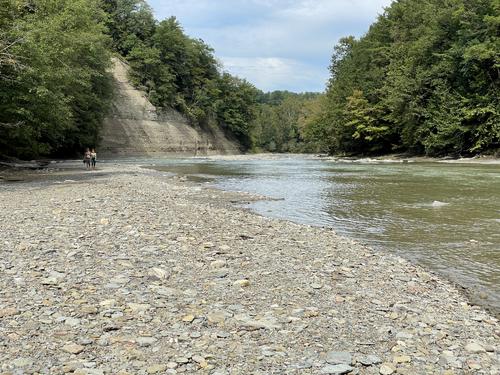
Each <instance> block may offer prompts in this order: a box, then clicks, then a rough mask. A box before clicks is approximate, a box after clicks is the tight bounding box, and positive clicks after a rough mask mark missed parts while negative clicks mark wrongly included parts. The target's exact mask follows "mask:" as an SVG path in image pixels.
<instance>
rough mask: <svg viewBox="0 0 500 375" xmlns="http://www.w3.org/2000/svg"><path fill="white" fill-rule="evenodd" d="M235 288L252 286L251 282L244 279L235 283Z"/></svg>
mask: <svg viewBox="0 0 500 375" xmlns="http://www.w3.org/2000/svg"><path fill="white" fill-rule="evenodd" d="M233 285H234V286H239V287H242V288H244V287H247V286H249V285H250V281H248V280H246V279H243V280H237V281H235V282H234V283H233Z"/></svg>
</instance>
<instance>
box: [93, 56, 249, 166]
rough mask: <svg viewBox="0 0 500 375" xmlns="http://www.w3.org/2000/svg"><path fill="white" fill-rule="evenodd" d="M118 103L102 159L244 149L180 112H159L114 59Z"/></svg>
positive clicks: (107, 130) (104, 134)
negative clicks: (198, 125) (201, 126)
mask: <svg viewBox="0 0 500 375" xmlns="http://www.w3.org/2000/svg"><path fill="white" fill-rule="evenodd" d="M113 64H114V68H113V76H114V79H115V99H114V101H113V107H112V111H111V114H110V115H109V116H108V118H106V120H105V122H104V127H103V129H102V133H101V136H102V141H101V146H100V149H99V155H100V156H104V157H113V156H162V155H172V154H184V155H213V154H239V153H241V150H240V146H239V145H238V144H237V143H236V142H234V141H232V140H230V139H228V138H227V137H226V136H225V135H224V133H223V132H222V130H221V129H220V128H218V127H217V126H215V125H212V126H207V127H206V128H203V129H202V128H200V127H194V126H192V125H190V124H189V123H188V121H187V119H186V118H185V117H184V116H182V115H181V114H180V113H179V112H176V111H174V110H170V111H164V112H163V111H162V112H160V111H159V110H157V109H156V108H155V107H154V106H153V105H152V104H151V102H150V101H149V100H148V99H147V97H146V95H145V94H144V93H143V92H141V91H139V90H137V89H136V88H134V87H133V86H132V85H131V84H130V82H129V80H128V69H129V67H128V66H127V64H126V63H124V62H123V61H121V60H120V59H118V58H114V59H113Z"/></svg>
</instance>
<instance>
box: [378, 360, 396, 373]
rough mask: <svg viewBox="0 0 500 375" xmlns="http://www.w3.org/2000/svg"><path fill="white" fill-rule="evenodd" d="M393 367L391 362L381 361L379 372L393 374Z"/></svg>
mask: <svg viewBox="0 0 500 375" xmlns="http://www.w3.org/2000/svg"><path fill="white" fill-rule="evenodd" d="M394 371H395V369H394V367H392V365H391V364H389V363H383V364H382V366H380V370H379V372H380V374H382V375H391V374H394Z"/></svg>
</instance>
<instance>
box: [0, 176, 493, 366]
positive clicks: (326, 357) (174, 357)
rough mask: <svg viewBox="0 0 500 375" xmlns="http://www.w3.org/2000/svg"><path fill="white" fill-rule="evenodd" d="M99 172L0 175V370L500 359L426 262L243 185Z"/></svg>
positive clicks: (485, 362)
mask: <svg viewBox="0 0 500 375" xmlns="http://www.w3.org/2000/svg"><path fill="white" fill-rule="evenodd" d="M103 172H106V173H107V175H105V176H101V177H100V178H99V177H98V176H96V178H95V180H93V181H90V182H84V181H80V182H79V183H78V185H75V184H74V183H73V182H71V181H65V182H64V181H61V182H62V183H60V184H52V183H49V184H46V185H43V186H41V185H30V184H24V185H22V186H19V187H16V186H15V185H7V186H5V185H4V186H1V185H0V196H1V198H2V199H1V200H0V222H2V223H4V225H3V227H2V232H3V234H4V235H5V240H4V241H2V242H0V271H1V272H0V290H1V291H2V292H1V293H0V319H1V323H2V324H0V345H1V346H2V348H3V350H1V351H0V370H2V371H4V372H6V373H22V371H24V373H33V372H39V373H50V374H61V373H71V372H73V373H75V374H79V375H82V374H122V375H126V374H177V373H187V374H207V375H216V374H217V375H229V374H230V375H247V374H301V375H305V374H311V375H312V374H314V375H316V374H340V373H353V374H355V373H358V374H379V373H382V374H392V373H396V371H397V373H398V374H455V375H458V374H489V375H494V374H495V375H496V374H498V373H499V371H500V362H499V357H498V348H499V345H500V344H499V334H500V331H499V330H500V329H499V326H498V322H497V320H496V319H494V318H492V317H490V316H488V314H487V313H485V312H484V311H483V310H481V309H480V308H477V307H474V306H470V305H469V304H468V303H467V301H466V300H465V299H464V297H463V296H462V295H461V294H460V293H459V292H458V291H457V290H456V289H455V288H454V287H453V286H452V285H450V284H449V283H447V282H446V281H443V280H441V279H439V278H438V277H436V276H435V275H433V274H430V273H428V272H426V271H424V270H423V269H422V268H420V267H416V266H413V265H411V264H409V263H408V262H406V261H404V260H402V259H400V258H397V257H394V256H392V255H388V254H385V253H379V252H374V251H372V250H370V249H367V248H366V247H363V246H361V245H359V244H356V243H354V242H352V241H350V240H346V239H343V238H340V237H338V236H336V235H335V234H334V233H333V232H332V231H331V230H329V229H325V228H313V227H309V226H302V225H296V224H293V223H289V222H284V221H279V220H271V219H266V218H263V217H260V216H256V215H253V214H251V213H249V212H247V211H244V210H241V209H236V208H234V207H232V205H231V202H241V203H243V202H245V201H247V200H251V199H253V198H252V197H249V196H246V195H240V194H237V193H230V192H223V191H214V190H210V189H203V188H200V187H199V186H194V185H191V184H189V183H182V182H181V181H179V180H176V179H166V178H165V177H163V176H162V175H161V174H159V173H155V172H149V171H144V170H139V169H135V168H134V167H133V166H127V167H126V168H123V169H122V170H120V167H119V166H118V167H109V169H108V170H106V171H103ZM89 175H92V173H89ZM145 186H146V187H147V189H145ZM82 191H87V192H89V193H88V194H83V195H82Z"/></svg>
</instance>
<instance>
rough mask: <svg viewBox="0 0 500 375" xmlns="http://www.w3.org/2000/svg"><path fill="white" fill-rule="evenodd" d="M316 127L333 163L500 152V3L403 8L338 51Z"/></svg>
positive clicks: (424, 0) (482, 0) (422, 3)
mask: <svg viewBox="0 0 500 375" xmlns="http://www.w3.org/2000/svg"><path fill="white" fill-rule="evenodd" d="M330 72H331V78H330V82H329V84H328V87H327V93H326V100H325V101H324V103H323V108H322V110H321V111H320V113H318V114H317V116H316V117H315V118H314V120H313V121H312V122H311V123H309V124H308V126H309V134H310V135H311V136H312V138H311V139H315V140H316V142H317V144H319V145H320V148H322V149H323V150H325V151H328V152H330V153H343V154H363V153H365V154H366V153H388V152H410V153H416V154H428V155H435V156H438V155H445V154H446V155H450V154H451V155H467V154H475V153H482V152H487V151H489V150H490V151H491V150H495V149H498V148H499V147H500V95H499V94H500V1H499V0H399V1H395V2H393V3H392V5H391V6H390V7H388V8H387V9H386V10H385V12H384V13H383V15H381V16H380V17H379V18H378V20H377V21H376V22H375V23H374V24H373V25H372V26H371V27H370V29H369V31H368V33H367V34H366V35H364V36H363V37H362V38H360V39H359V40H357V39H355V38H353V37H346V38H343V39H342V40H341V41H340V43H339V44H338V45H337V46H336V47H335V52H334V54H333V57H332V62H331V66H330Z"/></svg>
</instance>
